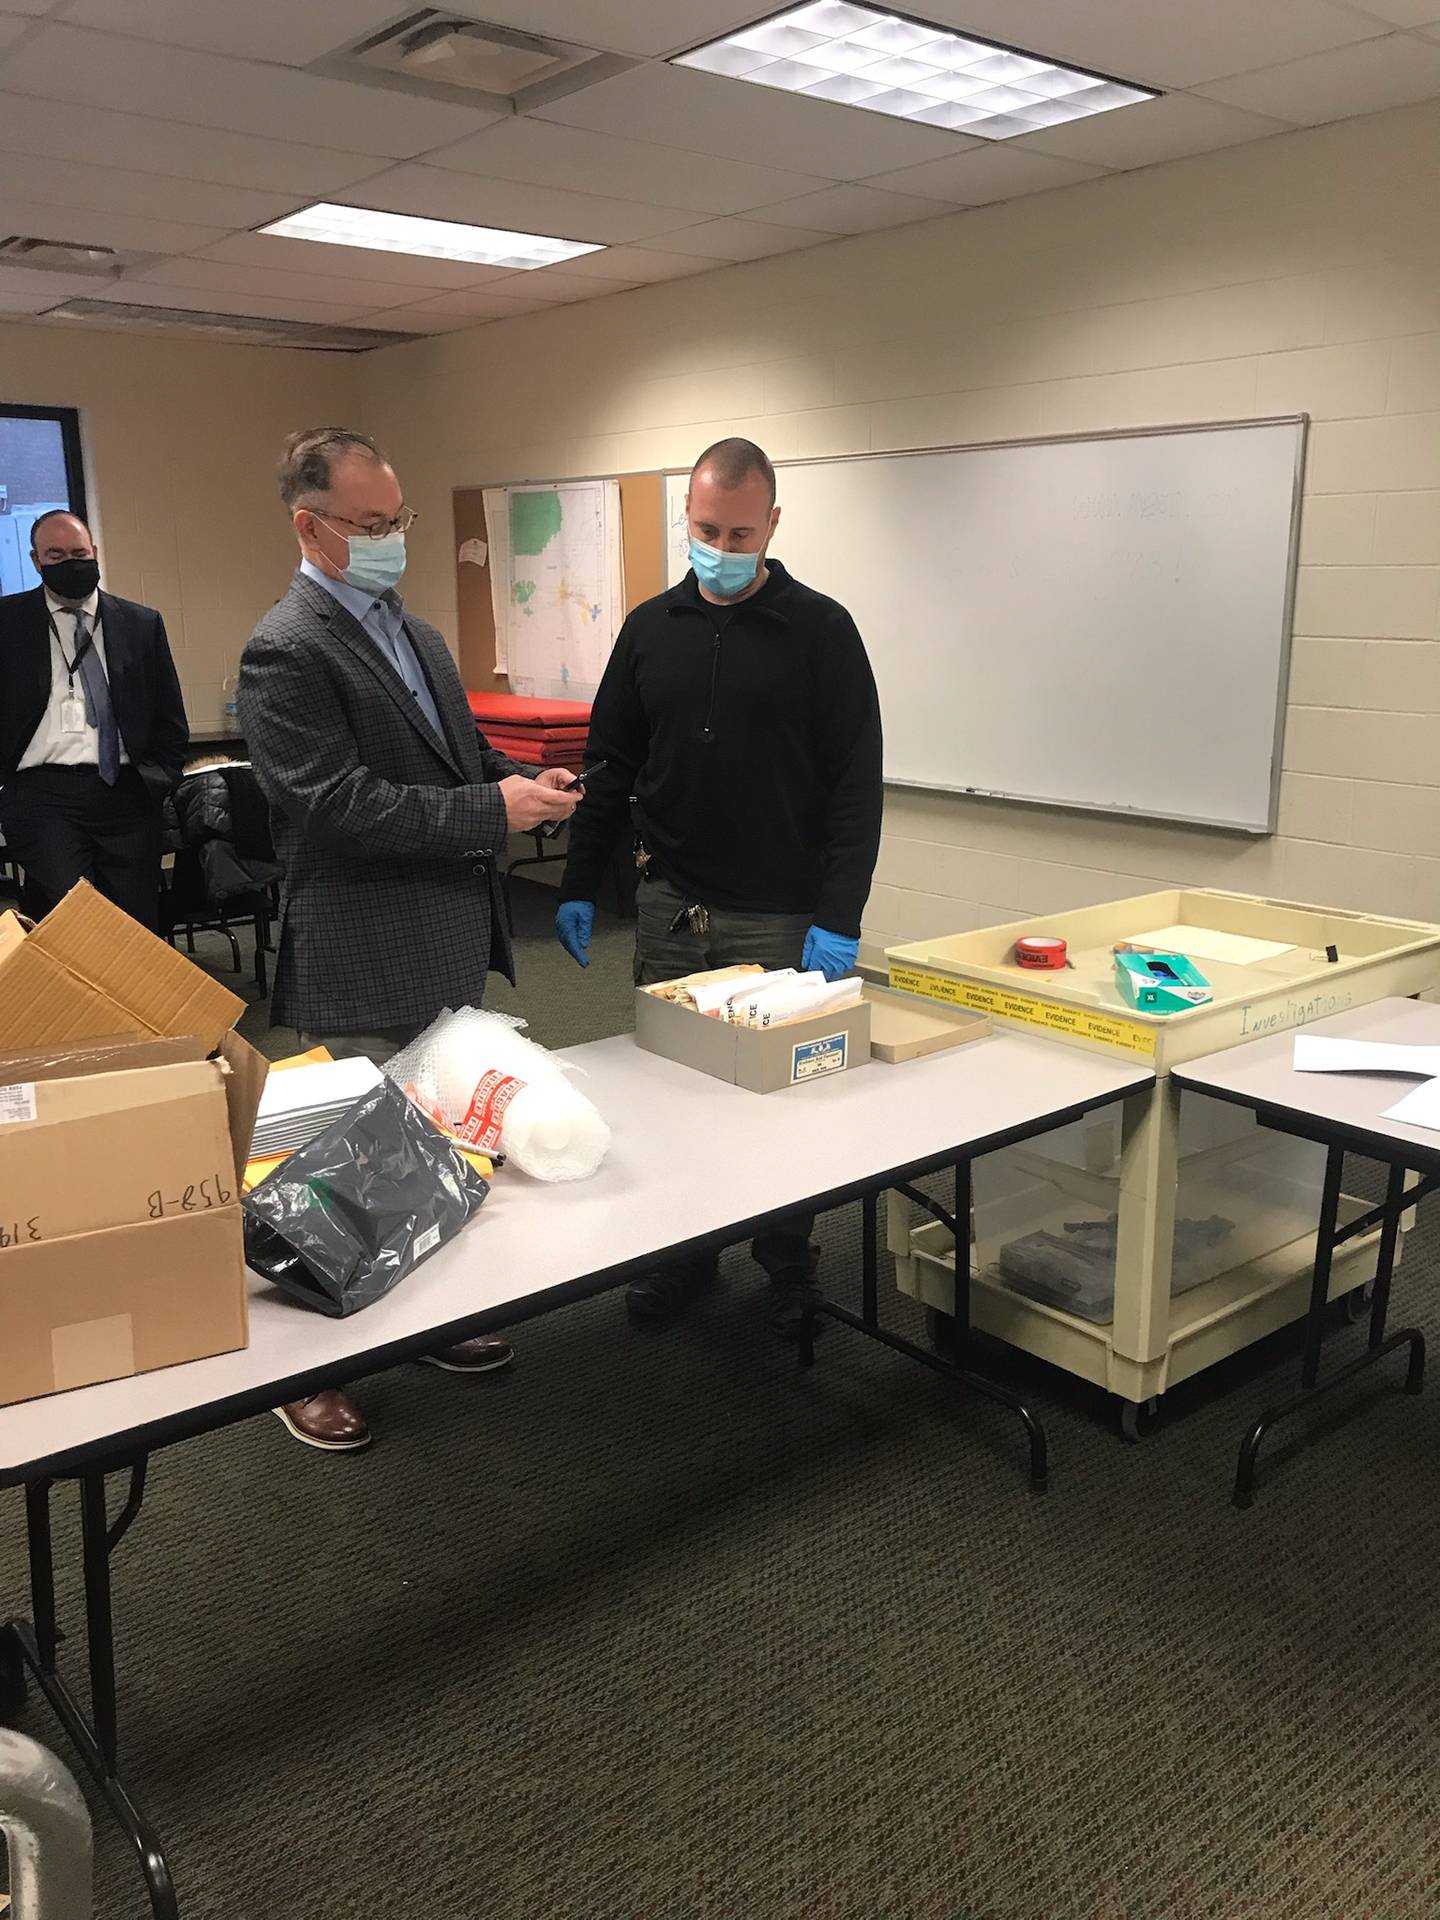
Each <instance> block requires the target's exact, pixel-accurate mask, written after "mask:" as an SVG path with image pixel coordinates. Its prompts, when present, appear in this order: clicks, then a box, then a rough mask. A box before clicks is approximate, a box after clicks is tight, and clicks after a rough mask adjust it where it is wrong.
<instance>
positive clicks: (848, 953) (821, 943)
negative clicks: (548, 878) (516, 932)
mask: <svg viewBox="0 0 1440 1920" xmlns="http://www.w3.org/2000/svg"><path fill="white" fill-rule="evenodd" d="M562 912H563V908H562ZM859 951H860V942H859V941H858V940H847V939H846V938H845V936H844V934H843V933H827V932H826V931H825V929H824V928H823V927H811V929H810V931H809V932H808V933H807V934H806V936H805V951H804V953H803V955H802V956H801V959H800V971H801V972H802V973H813V972H814V971H815V970H816V969H817V968H818V969H819V971H820V972H821V973H823V974H824V976H825V978H826V979H827V980H838V979H839V978H840V976H841V974H842V973H849V971H850V969H851V968H852V967H853V966H854V965H855V956H856V955H857V954H858V953H859Z"/></svg>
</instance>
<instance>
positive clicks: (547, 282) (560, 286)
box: [503, 261, 711, 306]
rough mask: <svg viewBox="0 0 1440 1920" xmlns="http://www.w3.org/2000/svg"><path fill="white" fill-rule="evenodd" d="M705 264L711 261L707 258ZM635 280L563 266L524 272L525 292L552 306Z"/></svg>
mask: <svg viewBox="0 0 1440 1920" xmlns="http://www.w3.org/2000/svg"><path fill="white" fill-rule="evenodd" d="M705 264H706V265H707V266H708V265H710V264H711V263H710V262H709V261H707V262H706V263H705ZM639 285H640V282H639V281H638V280H634V279H630V280H626V279H622V278H621V277H620V275H619V274H616V276H615V277H614V279H613V280H612V279H608V278H607V279H605V280H603V281H597V280H594V279H589V278H586V277H585V276H584V275H582V274H578V273H567V272H566V270H565V268H564V267H537V268H536V269H535V270H534V271H533V272H532V273H527V274H525V275H524V290H525V295H526V297H527V298H528V299H531V300H544V301H548V302H549V303H550V304H551V305H552V306H563V305H565V304H566V303H567V302H568V301H571V300H591V299H593V298H594V297H595V296H596V295H597V294H598V293H601V292H605V293H628V292H629V290H630V289H631V288H632V287H638V286H639ZM503 291H506V292H511V291H514V292H518V291H519V288H518V287H517V288H515V289H510V288H505V289H503Z"/></svg>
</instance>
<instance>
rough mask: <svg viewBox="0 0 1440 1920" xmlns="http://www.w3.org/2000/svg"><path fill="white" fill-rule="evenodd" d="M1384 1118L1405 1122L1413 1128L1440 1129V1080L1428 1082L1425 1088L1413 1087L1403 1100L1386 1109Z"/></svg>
mask: <svg viewBox="0 0 1440 1920" xmlns="http://www.w3.org/2000/svg"><path fill="white" fill-rule="evenodd" d="M1382 1118H1384V1119H1386V1120H1403V1121H1405V1122H1406V1124H1407V1125H1409V1126H1412V1127H1434V1128H1436V1129H1440V1080H1427V1081H1426V1082H1425V1083H1424V1085H1423V1086H1419V1087H1412V1088H1411V1089H1410V1091H1409V1093H1407V1094H1406V1096H1405V1098H1404V1099H1403V1100H1397V1101H1396V1103H1395V1105H1394V1106H1393V1107H1387V1108H1386V1109H1385V1112H1384V1114H1383V1116H1382Z"/></svg>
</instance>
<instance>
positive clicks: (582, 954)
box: [555, 900, 595, 967]
mask: <svg viewBox="0 0 1440 1920" xmlns="http://www.w3.org/2000/svg"><path fill="white" fill-rule="evenodd" d="M555 931H556V933H557V934H559V936H560V944H561V946H562V947H563V948H564V949H565V951H566V953H568V954H569V956H570V958H571V959H572V960H573V961H574V962H575V964H576V966H577V967H588V966H589V964H590V936H591V934H592V933H593V932H594V931H595V905H594V902H593V901H591V900H562V901H561V903H560V905H559V907H558V908H557V909H556V913H555Z"/></svg>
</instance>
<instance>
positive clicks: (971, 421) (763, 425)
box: [367, 106, 1440, 941]
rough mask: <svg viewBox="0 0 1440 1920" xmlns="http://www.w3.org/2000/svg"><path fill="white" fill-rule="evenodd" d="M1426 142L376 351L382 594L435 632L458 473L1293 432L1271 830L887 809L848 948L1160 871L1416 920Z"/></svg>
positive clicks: (1236, 154) (1434, 467) (1430, 543)
mask: <svg viewBox="0 0 1440 1920" xmlns="http://www.w3.org/2000/svg"><path fill="white" fill-rule="evenodd" d="M1437 152H1440V107H1435V106H1427V107H1423V108H1417V109H1406V110H1404V111H1401V112H1396V113H1389V114H1383V115H1376V116H1373V117H1370V118H1367V119H1362V120H1354V121H1349V122H1345V123H1342V124H1340V125H1337V126H1333V127H1327V128H1321V129H1317V130H1315V131H1313V132H1309V131H1307V132H1304V133H1299V134H1294V135H1287V136H1283V137H1281V138H1279V139H1275V140H1271V141H1266V142H1264V143H1262V144H1259V145H1253V146H1249V147H1244V148H1237V149H1235V150H1232V151H1230V152H1226V153H1221V154H1216V155H1210V156H1204V157H1201V158H1197V159H1193V160H1186V161H1180V162H1175V163H1171V164H1169V165H1167V166H1163V167H1157V168H1153V169H1149V170H1147V171H1146V172H1144V173H1138V174H1132V175H1127V176H1119V177H1114V178H1110V179H1105V180H1099V181H1094V182H1089V183H1087V184H1085V185H1083V186H1079V187H1072V188H1069V189H1067V190H1065V191H1063V192H1056V193H1048V194H1044V195H1041V196H1037V197H1035V198H1032V199H1027V200H1024V201H1020V202H1011V203H1009V204H1008V205H1004V206H997V207H994V208H989V209H985V210H983V211H980V212H976V213H971V214H961V215H956V216H949V217H944V218H941V219H938V220H935V221H927V222H925V223H924V224H923V225H920V226H915V227H909V228H903V229H899V230H896V231H892V232H886V233H880V234H873V235H866V236H863V237H861V238H857V239H854V240H845V241H840V242H837V243H836V244H834V245H832V246H827V247H824V248H820V249H818V250H816V251H813V252H810V253H807V254H802V255H795V256H791V257H789V258H782V259H778V260H773V261H767V262H761V263H757V264H754V265H745V266H737V267H730V268H726V269H723V270H721V271H719V272H717V273H714V274H707V275H705V276H704V277H703V278H701V279H698V280H690V281H685V282H677V283H673V284H670V285H667V286H661V287H656V288H649V289H644V290H641V291H638V292H635V293H629V294H620V295H613V296H611V297H609V298H607V299H604V300H601V301H597V302H591V303H588V304H586V305H584V306H580V307H570V308H563V309H559V310H556V311H553V312H550V313H546V314H541V315H536V316H532V317H526V318H520V319H515V320H511V321H505V322H502V323H499V324H496V325H492V326H487V327H484V328H482V329H479V330H477V331H474V332H470V333H465V334H456V335H450V336H448V337H446V338H443V339H439V340H434V341H427V342H424V343H420V344H417V345H414V346H408V347H399V348H391V349H388V350H387V351H386V352H385V353H384V354H383V355H381V356H372V358H371V361H370V363H369V368H368V369H367V372H368V374H369V378H368V379H367V388H368V424H369V425H370V426H371V427H372V428H374V429H375V430H376V431H377V432H379V433H381V434H382V436H384V437H385V438H386V440H387V441H388V444H389V445H390V448H391V450H392V452H393V455H394V457H395V459H396V461H397V463H398V464H399V466H400V468H401V473H402V479H403V480H404V482H405V485H406V488H407V491H408V495H409V497H410V499H411V500H412V502H413V503H414V504H415V505H416V506H418V507H420V508H421V509H422V510H423V518H422V520H421V522H420V523H419V525H418V526H417V529H416V534H415V537H414V538H413V541H412V547H413V559H412V569H411V573H410V576H409V580H408V583H407V590H408V597H409V598H410V600H411V602H412V603H413V604H416V605H418V606H420V607H422V608H423V609H424V610H425V611H426V612H427V613H428V614H429V615H430V616H431V617H432V618H433V619H435V620H436V621H437V622H438V623H439V624H440V625H441V626H442V627H443V628H445V629H446V630H447V631H448V632H451V633H453V630H454V597H455V588H454V565H453V556H452V554H451V552H450V544H451V543H450V539H449V522H450V512H449V490H450V488H451V487H452V486H453V485H455V484H457V483H470V484H473V483H477V482H484V481H507V480H518V479H522V478H526V477H534V478H546V477H555V476H561V475H567V474H586V473H615V472H623V471H626V470H633V469H639V468H650V467H656V466H667V465H668V466H678V465H682V464H684V463H686V462H688V461H689V460H690V459H691V458H692V457H693V455H694V454H695V453H697V452H698V451H699V450H700V449H701V448H702V447H703V446H704V445H705V443H706V442H707V441H708V440H710V439H712V438H714V437H716V436H717V435H719V434H721V433H724V432H732V431H737V432H744V433H748V434H751V435H753V436H754V437H755V438H756V439H758V440H759V441H761V442H762V443H763V444H764V445H765V446H766V447H767V448H768V449H769V450H770V452H771V453H772V454H773V455H775V456H776V457H777V458H784V457H786V456H802V455H814V454H843V453H853V452H859V451H865V450H868V449H878V448H892V447H906V446H920V445H926V444H945V443H949V442H957V441H969V440H984V439H989V438H1003V437H1007V436H1011V435H1025V434H1041V433H1050V432H1066V431H1073V430H1086V429H1092V428H1105V427H1116V426H1124V425H1131V424H1160V423H1164V422H1167V421H1182V420H1203V419H1214V418H1226V417H1234V416H1239V415H1249V414H1256V413H1278V412H1291V411H1299V410H1302V409H1303V410H1307V411H1309V412H1310V413H1311V414H1312V415H1313V416H1314V418H1315V422H1316V425H1315V427H1314V429H1313V433H1312V438H1311V450H1310V463H1309V479H1308V499H1307V504H1306V512H1305V529H1304V549H1303V570H1302V574H1301V580H1300V590H1299V604H1298V612H1297V622H1298V624H1297V642H1296V648H1295V663H1294V672H1293V679H1292V687H1291V697H1292V703H1293V704H1292V707H1291V711H1290V716H1289V725H1288V729H1287V736H1286V752H1285V765H1286V772H1285V778H1284V790H1283V814H1282V823H1281V831H1280V833H1279V835H1278V836H1276V837H1275V838H1273V839H1268V840H1258V841H1255V840H1246V839H1237V838H1234V837H1231V836H1226V835H1223V834H1218V833H1214V832H1207V831H1203V830H1181V829H1176V828H1173V827H1162V826H1158V825H1157V826H1146V825H1144V824H1141V823H1136V822H1133V821H1120V820H1110V819H1106V818H1105V817H1103V816H1084V815H1076V814H1070V815H1066V814H1062V813H1058V812H1043V811H1038V810H1035V809H1031V808H1020V807H1014V806H1007V805H1003V804H998V803H987V802H979V801H973V800H971V801H966V800H964V799H962V798H958V797H952V796H948V795H938V794H937V795H926V794H920V793H913V792H899V791H896V792H894V793H892V794H891V795H890V797H889V804H888V807H887V813H886V833H885V843H884V848H883V851H882V855H881V860H880V866H879V870H878V873H877V876H876V885H875V890H874V892H873V894H872V896H871V901H870V908H869V912H868V915H867V934H868V936H869V938H870V939H871V940H872V941H880V940H883V939H893V938H896V937H916V936H919V935H922V934H924V933H927V932H938V931H946V930H955V929H958V928H963V927H968V926H974V925H984V924H986V923H990V922H993V921H995V920H997V919H1000V918H1003V917H1008V916H1013V915H1018V914H1022V913H1028V912H1044V911H1046V910H1048V909H1059V908H1063V907H1068V906H1072V905H1078V904H1082V903H1084V902H1089V901H1096V900H1101V899H1105V898H1113V897H1116V896H1118V895H1120V894H1122V893H1127V892H1130V891H1133V890H1135V889H1137V888H1142V887H1144V886H1147V885H1149V884H1151V883H1172V882H1175V881H1185V882H1192V883H1209V884H1215V885H1221V886H1229V887H1234V888H1237V889H1241V890H1251V891H1257V892H1259V891H1266V892H1272V893H1277V894H1283V895H1288V896H1290V897H1292V898H1298V899H1312V900H1323V901H1325V902H1327V903H1332V904H1336V905H1347V906H1356V907H1364V908H1368V909H1370V910H1373V911H1383V912H1416V913H1422V914H1425V915H1427V916H1429V917H1431V918H1436V919H1440V646H1437V644H1436V641H1437V627H1436V613H1437V601H1440V195H1437V194H1436V193H1435V190H1434V189H1435V179H1436V171H1435V156H1436V153H1437ZM782 501H783V487H782ZM777 551H778V552H779V553H780V554H781V556H782V557H783V553H784V541H783V537H782V539H781V540H780V541H779V542H778V545H777ZM892 562H893V564H894V565H896V566H903V565H904V564H905V556H904V555H903V554H896V555H894V556H893V557H892ZM814 584H815V585H817V586H819V587H822V588H823V586H824V584H825V583H824V581H816V582H815V583H814ZM916 697H917V698H922V697H923V689H917V694H916Z"/></svg>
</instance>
